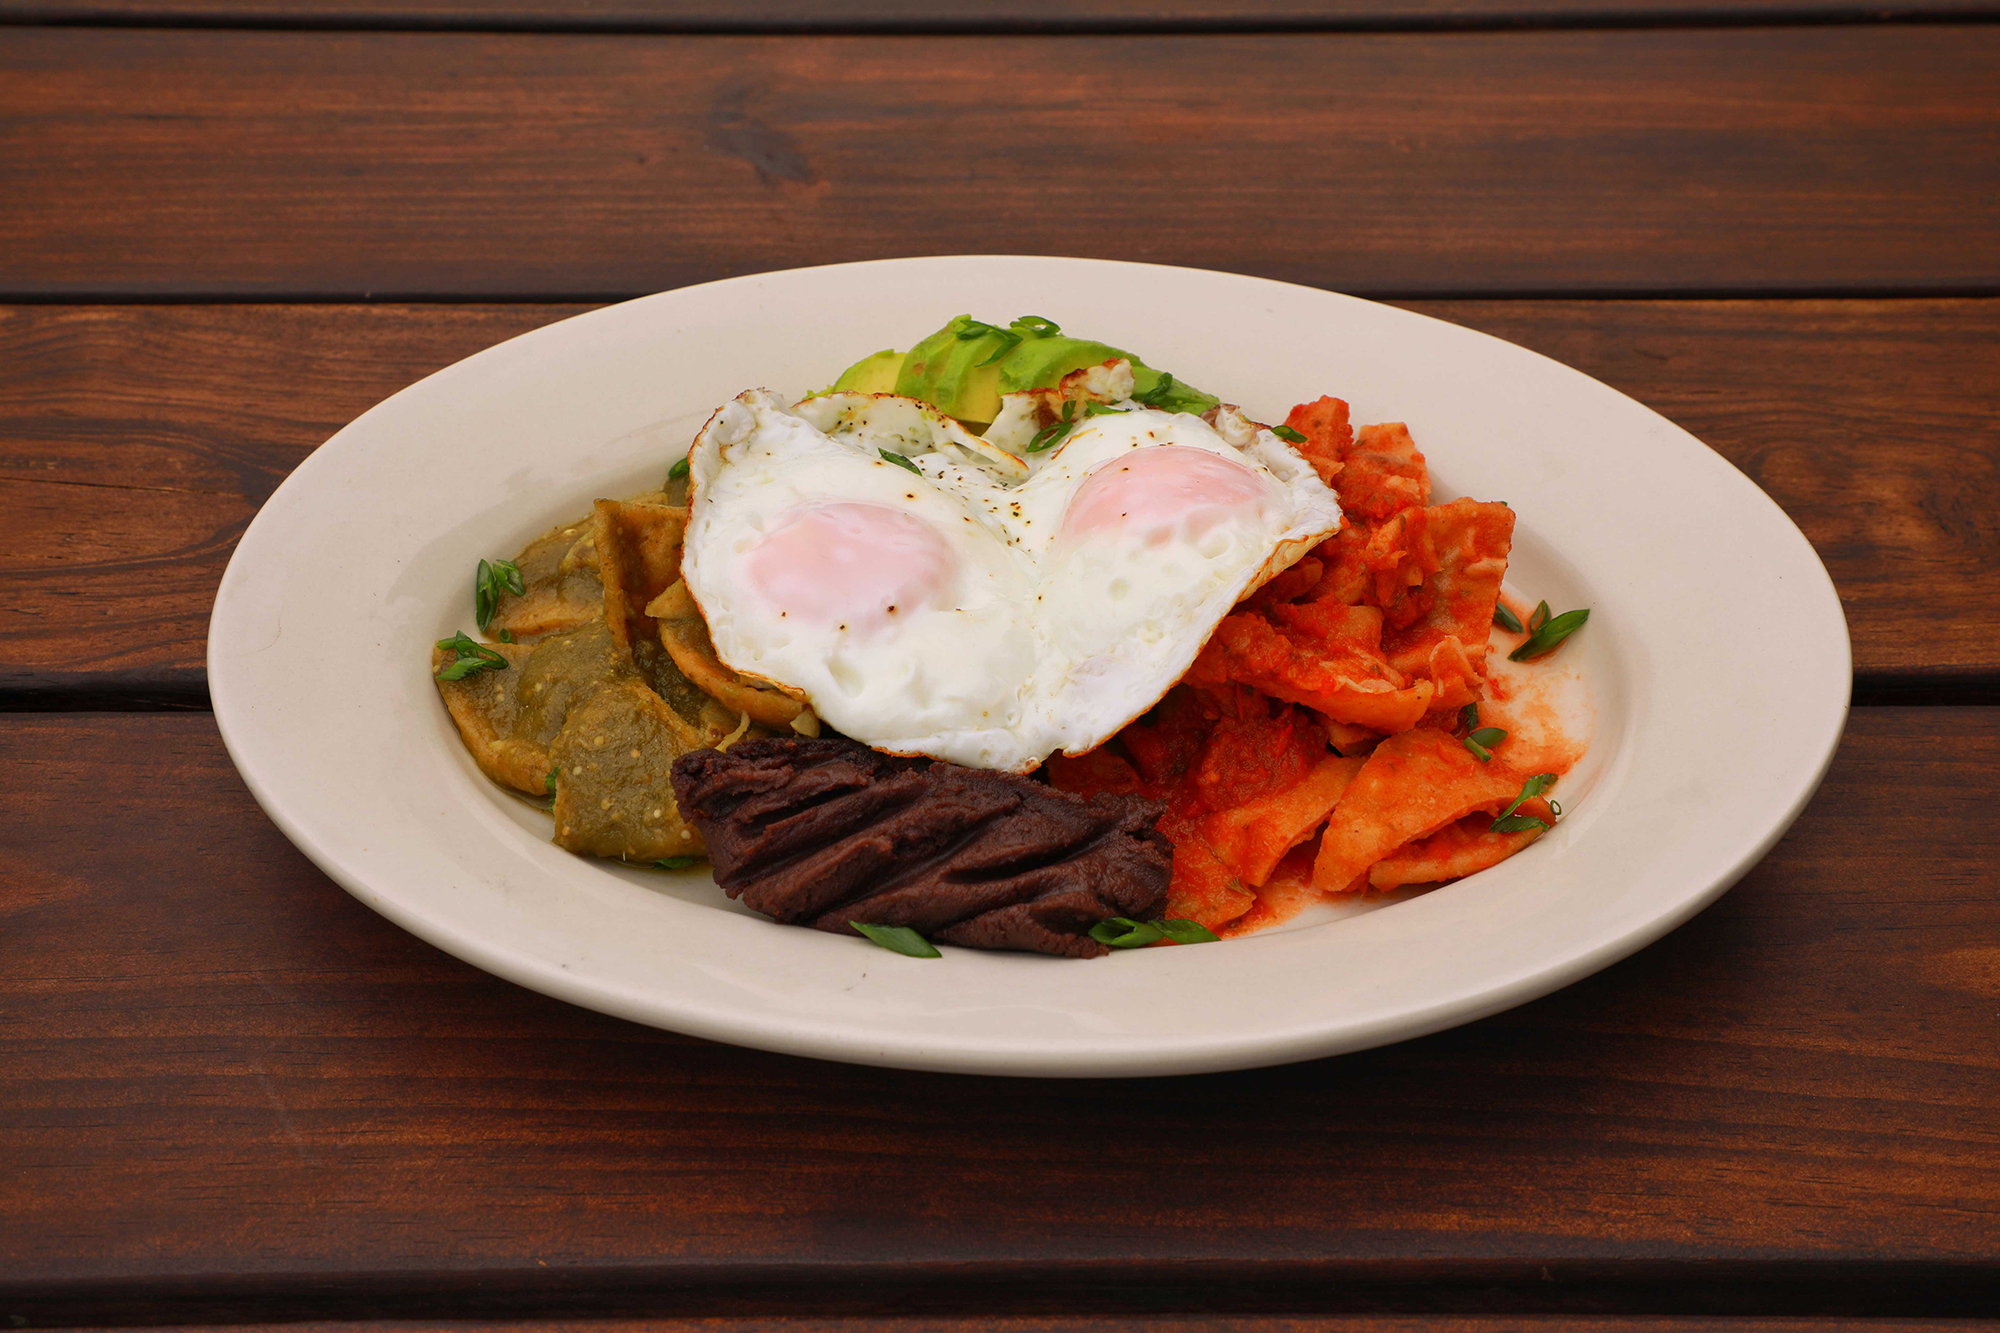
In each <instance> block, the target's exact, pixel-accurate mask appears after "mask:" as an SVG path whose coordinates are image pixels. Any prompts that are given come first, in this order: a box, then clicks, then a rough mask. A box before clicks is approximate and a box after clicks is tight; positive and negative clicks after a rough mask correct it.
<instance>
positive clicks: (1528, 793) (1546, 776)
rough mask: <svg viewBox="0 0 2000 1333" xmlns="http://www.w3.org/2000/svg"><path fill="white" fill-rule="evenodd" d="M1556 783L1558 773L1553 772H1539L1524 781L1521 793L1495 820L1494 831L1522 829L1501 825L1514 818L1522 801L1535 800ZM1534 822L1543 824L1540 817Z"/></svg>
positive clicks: (1502, 831) (1544, 826)
mask: <svg viewBox="0 0 2000 1333" xmlns="http://www.w3.org/2000/svg"><path fill="white" fill-rule="evenodd" d="M1555 785H1556V775H1555V774H1553V773H1537V774H1535V776H1533V777H1531V778H1529V779H1528V780H1527V781H1526V782H1524V783H1522V784H1521V794H1520V795H1519V796H1516V797H1515V798H1514V800H1513V802H1512V803H1511V804H1509V805H1508V807H1507V808H1506V809H1505V810H1502V811H1501V812H1500V818H1498V819H1496V820H1494V821H1493V831H1494V832H1495V833H1519V832H1520V831H1521V830H1520V829H1519V828H1501V827H1500V825H1501V824H1503V823H1505V822H1506V821H1507V820H1509V819H1512V818H1513V816H1514V812H1515V811H1516V810H1519V809H1520V808H1521V802H1523V801H1529V800H1533V799H1534V798H1535V797H1537V796H1540V795H1541V794H1542V793H1543V792H1545V791H1547V790H1548V789H1549V788H1551V787H1553V786H1555ZM1524 818H1531V816H1524ZM1534 822H1535V823H1537V824H1542V821H1541V820H1539V819H1537V820H1535V821H1534ZM1542 827H1543V828H1547V827H1548V825H1547V824H1542Z"/></svg>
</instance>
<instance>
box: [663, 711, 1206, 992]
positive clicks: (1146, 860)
mask: <svg viewBox="0 0 2000 1333" xmlns="http://www.w3.org/2000/svg"><path fill="white" fill-rule="evenodd" d="M673 784H674V796H675V799H676V800H677V801H679V803H680V809H681V814H682V816H683V817H684V818H686V819H687V820H688V821H689V822H690V823H692V824H693V825H694V826H695V827H696V828H697V829H699V830H700V832H701V835H702V837H703V838H704V839H706V841H707V843H708V854H709V859H710V860H711V861H712V862H713V863H714V867H715V879H716V883H718V884H720V885H721V886H722V888H723V890H724V891H725V892H727V893H728V894H729V896H730V897H732V898H740V899H742V901H743V903H744V904H745V905H746V906H748V907H752V908H755V909H756V910H757V911H759V912H763V913H765V914H766V915H768V916H773V917H776V918H777V919H778V920H780V921H783V922H787V923H790V924H793V925H804V926H816V927H818V928H819V929H821V930H830V931H837V932H843V933H848V934H852V933H855V932H853V931H852V930H851V928H850V926H849V924H848V923H849V922H852V921H861V922H865V923H867V924H869V925H880V926H908V927H910V928H911V929H913V930H915V931H917V932H918V933H919V934H921V935H924V936H926V937H927V938H929V939H932V940H936V941H940V942H942V943H945V944H957V945H963V946H966V947H969V948H974V949H1024V950H1031V951H1034V952H1039V953H1052V954H1063V955H1067V956H1068V957H1071V958H1095V957H1098V956H1100V955H1102V954H1105V953H1107V952H1109V950H1107V949H1106V948H1105V947H1104V946H1103V945H1102V944H1099V943H1098V942H1097V941H1096V940H1093V939H1091V938H1090V936H1089V934H1088V933H1087V932H1088V931H1089V929H1090V928H1091V927H1092V926H1093V925H1096V924H1097V923H1098V922H1100V921H1103V920H1105V919H1106V918H1107V917H1113V916H1124V917H1133V918H1137V919H1138V920H1141V921H1143V920H1146V919H1148V918H1150V917H1153V916H1156V915H1158V913H1159V911H1160V908H1161V907H1162V905H1163V904H1164V903H1165V902H1166V897H1167V881H1168V880H1169V879H1170V878H1171V876H1172V873H1173V846H1172V844H1170V843H1169V842H1168V841H1167V839H1166V838H1165V837H1164V836H1163V835H1161V834H1160V833H1158V832H1156V831H1155V830H1154V828H1153V822H1154V821H1155V820H1157V819H1158V818H1159V817H1160V813H1161V811H1162V809H1163V808H1164V807H1163V806H1162V804H1161V803H1160V802H1158V801H1154V800H1149V799H1147V798H1146V797H1143V796H1123V795H1109V794H1107V795H1100V796H1096V797H1092V798H1088V799H1086V798H1084V797H1081V796H1073V795H1070V794H1069V793H1067V792H1060V791H1056V790H1055V789H1054V788H1052V787H1048V786H1045V785H1044V784H1042V783H1039V782H1035V781H1032V780H1031V779H1028V778H1020V777H1014V776H1013V775H1011V774H1007V773H991V772H987V771H984V770H981V769H973V768H961V767H960V766H958V765H957V764H948V763H943V762H934V761H931V760H927V759H901V758H896V757H894V756H891V755H884V754H878V753H876V752H875V751H873V750H870V749H868V748H867V747H866V746H863V745H858V744H856V743H855V742H853V741H847V740H835V739H832V738H823V739H819V740H805V739H797V740H793V739H788V738H787V739H777V738H774V739H768V740H747V741H742V742H739V743H738V744H736V745H734V746H732V747H731V748H730V749H728V750H726V751H725V750H697V751H695V752H694V753H692V754H686V755H683V756H681V757H680V758H679V759H677V760H675V761H674V766H673Z"/></svg>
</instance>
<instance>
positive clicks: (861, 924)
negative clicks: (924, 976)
mask: <svg viewBox="0 0 2000 1333" xmlns="http://www.w3.org/2000/svg"><path fill="white" fill-rule="evenodd" d="M847 924H848V925H850V926H852V927H854V928H855V929H856V930H858V931H860V932H861V933H862V934H863V935H865V936H867V937H868V939H869V941H870V942H871V943H874V944H879V945H881V946H882V947H883V948H885V949H887V950H888V951H889V952H890V953H900V954H904V955H906V956H908V957H911V958H942V957H944V955H943V954H941V953H939V952H938V951H937V946H936V945H934V944H932V943H931V942H930V941H929V940H927V939H925V938H924V937H923V936H921V935H919V934H917V932H916V931H914V930H911V929H910V928H909V927H908V926H871V925H869V924H868V923H867V922H865V921H850V922H848V923H847Z"/></svg>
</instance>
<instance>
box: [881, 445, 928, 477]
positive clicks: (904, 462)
mask: <svg viewBox="0 0 2000 1333" xmlns="http://www.w3.org/2000/svg"><path fill="white" fill-rule="evenodd" d="M875 452H876V453H878V454H880V455H882V457H883V458H884V459H886V460H888V461H889V462H891V463H894V464H895V465H896V466H897V467H906V468H908V469H909V470H910V471H912V472H914V473H916V474H917V475H918V476H920V477H921V476H923V475H924V470H923V469H922V468H920V467H918V466H917V465H916V464H915V463H912V462H911V461H910V460H909V459H907V458H905V457H903V456H902V455H901V454H892V453H890V452H889V451H888V450H887V449H877V450H876V451H875Z"/></svg>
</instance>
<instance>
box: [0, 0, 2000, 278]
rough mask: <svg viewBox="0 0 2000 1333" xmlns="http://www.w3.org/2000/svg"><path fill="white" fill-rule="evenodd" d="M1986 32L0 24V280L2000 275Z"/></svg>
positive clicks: (1990, 35)
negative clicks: (865, 271)
mask: <svg viewBox="0 0 2000 1333" xmlns="http://www.w3.org/2000/svg"><path fill="white" fill-rule="evenodd" d="M1996 200H2000V27H1992V26H1981V25H1973V26H1962V27H1961V26H1951V25H1937V26H1932V25H1920V26H1910V27H1888V28H1876V27H1869V28H1858V27H1801V28H1783V29H1762V28H1745V29H1735V30H1707V31H1699V30H1646V31H1586V32H1522V33H1460V34H1423V33H1405V34H1322V35H1314V34H1291V33H1285V34H1265V35H1249V36H1244V35H1203V36H1198V35H1188V36H1076V37H865V36H861V37H740V36H720V37H718V36H703V37H688V36H683V37H649V36H620V37H615V38H612V37H590V36H568V35H525V34H511V35H509V34H500V35H493V34H449V33H347V32H332V33H325V32H322V33H279V32H220V31H216V32H205V31H178V32H174V31H147V30H128V29H116V30H90V31H85V30H80V29H68V28H9V29H0V295H5V294H10V293H11V294H14V295H18V296H35V297H63V296H82V295H95V296H103V295H113V296H119V297H134V296H168V295H190V294H193V295H206V296H227V295H251V294H254V295H260V296H311V297H324V296H328V295H341V294H345V295H352V296H361V295H364V294H367V295H371V296H373V297H377V298H382V297H393V296H399V295H403V296H455V297H467V298H470V297H479V296H509V297H519V296H547V297H551V298H558V299H561V298H583V297H597V296H603V295H614V294H638V293H642V292H646V291H651V290H655V289H659V288H664V287H672V286H677V285H681V284H684V283H688V282H694V281H698V280H702V279H707V278H713V277H718V276H721V275H724V274H729V273H741V272H748V271H755V270H763V269H772V268H783V267H788V266H792V265H797V264H811V263H820V262H825V261H828V260H836V259H861V258H869V257H876V256H890V255H910V254H928V253H953V252H975V253H976V252H1031V253H1062V254H1078V255H1092V256H1117V257H1124V258H1134V259H1148V260H1163V261H1170V262H1174V263H1182V264H1192V265H1197V266H1201V267H1209V268H1223V269H1234V270H1241V271H1245V272H1251V273H1258V274H1264V275H1268V276H1272V277H1280V278H1288V279H1294V280H1298V281H1302V282H1308V283H1314V284H1318V285H1323V286H1327V287H1332V288H1336V289H1341V290H1349V291H1358V292H1364V293H1388V294H1400V295H1406V296H1414V295H1423V294H1452V295H1479V294H1491V295H1500V294H1520V293H1542V294H1547V293H1558V292H1577V293H1592V294H1609V293H1615V292H1623V293H1641V292H1651V293H1687V294H1701V293H1707V294H1722V293H1739V294H1741V293H1778V292H1808V293H1816V294H1838V293H1847V294H1865V293H1870V292H1879V293H1898V294H1910V293H1914V292H1930V293H1934V294H1941V293H1986V292H1991V291H1994V290H2000V247H1996V246H1995V245H1994V244H1993V236H1994V230H1995V226H1996V213H1995V208H1996V204H1995V201H1996Z"/></svg>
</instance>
